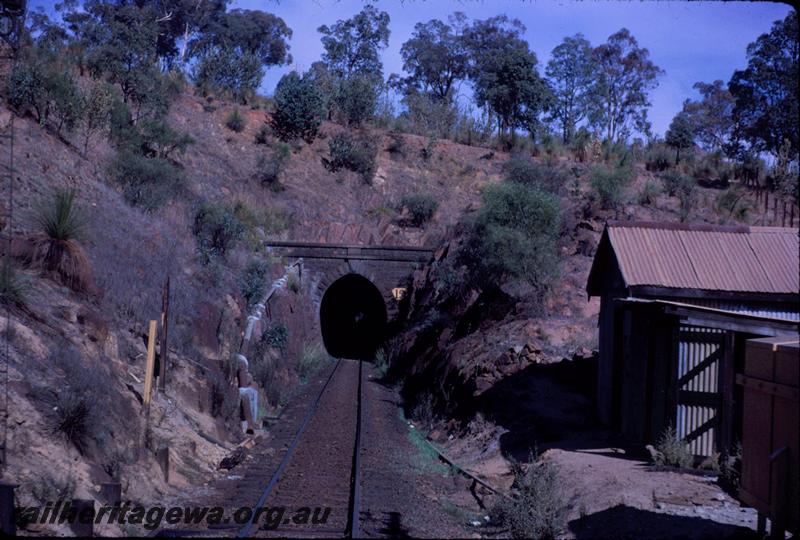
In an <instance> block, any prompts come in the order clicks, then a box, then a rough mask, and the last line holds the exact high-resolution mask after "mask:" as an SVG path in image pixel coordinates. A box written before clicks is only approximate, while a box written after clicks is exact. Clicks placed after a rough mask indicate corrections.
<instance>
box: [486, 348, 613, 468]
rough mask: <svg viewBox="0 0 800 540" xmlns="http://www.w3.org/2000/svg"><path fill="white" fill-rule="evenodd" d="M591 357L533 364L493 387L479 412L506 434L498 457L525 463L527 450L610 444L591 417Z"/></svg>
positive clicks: (593, 374) (594, 365)
mask: <svg viewBox="0 0 800 540" xmlns="http://www.w3.org/2000/svg"><path fill="white" fill-rule="evenodd" d="M596 371H597V361H596V358H594V357H593V358H576V359H574V360H563V361H561V362H557V363H554V364H533V365H530V366H528V367H526V368H525V369H522V370H520V371H518V372H516V373H514V374H512V375H509V376H508V377H506V378H504V379H502V380H501V381H499V382H498V383H496V384H495V385H494V386H493V387H492V388H490V389H489V390H487V391H486V392H484V393H483V394H482V395H481V397H480V403H479V405H478V410H479V412H481V413H482V414H483V415H484V417H485V418H487V419H488V420H491V421H492V422H494V423H496V424H498V425H500V426H502V427H503V428H505V429H507V430H508V432H507V433H504V434H503V435H502V436H501V437H500V446H501V450H502V452H503V453H504V454H505V455H507V456H512V457H514V458H515V459H517V460H520V461H527V460H528V455H529V454H530V452H531V451H534V450H538V451H543V450H544V449H546V448H564V449H575V448H577V447H580V446H581V445H584V444H585V443H586V442H587V441H588V440H593V441H596V440H598V439H599V440H600V441H602V442H603V443H604V445H609V444H612V441H611V435H610V434H609V432H608V431H607V430H604V429H602V427H601V426H600V425H599V424H598V422H597V420H596V418H595V412H594V410H595V407H594V401H595V388H594V386H595V378H596Z"/></svg>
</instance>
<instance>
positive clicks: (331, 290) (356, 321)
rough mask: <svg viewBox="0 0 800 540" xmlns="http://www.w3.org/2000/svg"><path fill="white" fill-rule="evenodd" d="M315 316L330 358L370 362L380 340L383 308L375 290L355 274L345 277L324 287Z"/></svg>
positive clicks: (382, 334)
mask: <svg viewBox="0 0 800 540" xmlns="http://www.w3.org/2000/svg"><path fill="white" fill-rule="evenodd" d="M319 316H320V325H321V327H322V340H323V342H324V343H325V348H326V349H327V350H328V354H330V355H331V356H334V357H337V358H354V359H358V360H372V358H373V356H374V355H375V351H376V349H377V348H378V346H379V345H380V344H381V342H382V341H383V339H384V335H385V332H386V304H385V303H384V301H383V297H382V296H381V293H380V291H379V290H378V288H377V287H375V285H373V284H372V282H371V281H369V280H368V279H367V278H365V277H363V276H360V275H358V274H347V275H346V276H343V277H341V278H339V279H337V280H336V281H334V282H333V283H332V284H331V286H330V287H328V290H326V291H325V295H324V296H323V297H322V305H321V306H320V313H319Z"/></svg>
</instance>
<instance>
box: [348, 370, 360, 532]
mask: <svg viewBox="0 0 800 540" xmlns="http://www.w3.org/2000/svg"><path fill="white" fill-rule="evenodd" d="M363 372H364V362H363V361H360V362H359V363H358V409H357V412H356V443H355V448H354V449H353V472H352V474H351V480H350V521H349V524H348V525H349V526H348V534H347V536H349V537H350V538H361V527H360V520H359V515H360V513H361V418H362V415H363V407H364V393H363V382H364V376H363Z"/></svg>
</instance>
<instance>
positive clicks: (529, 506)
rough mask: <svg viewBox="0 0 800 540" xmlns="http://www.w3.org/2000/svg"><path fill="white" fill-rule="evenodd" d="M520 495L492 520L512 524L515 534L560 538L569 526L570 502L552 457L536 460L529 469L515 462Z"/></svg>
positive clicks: (496, 509) (502, 506) (499, 509)
mask: <svg viewBox="0 0 800 540" xmlns="http://www.w3.org/2000/svg"><path fill="white" fill-rule="evenodd" d="M513 472H514V487H515V488H516V489H517V496H516V497H515V498H514V499H510V500H504V501H503V502H501V503H500V504H498V505H497V506H495V507H494V508H493V509H492V511H491V514H492V520H493V521H495V522H497V523H501V524H502V525H503V526H505V527H508V530H509V532H510V533H511V536H512V537H513V538H536V539H545V538H547V539H549V538H556V537H558V535H559V534H560V533H561V532H562V531H563V530H564V527H565V526H566V517H567V506H566V504H565V501H564V497H563V494H562V493H561V491H560V488H559V482H558V471H557V470H556V467H555V465H553V464H552V463H550V462H549V461H542V462H538V463H537V462H534V463H531V465H530V466H529V467H528V469H527V471H526V470H525V469H523V468H522V466H521V465H520V464H518V463H515V464H513Z"/></svg>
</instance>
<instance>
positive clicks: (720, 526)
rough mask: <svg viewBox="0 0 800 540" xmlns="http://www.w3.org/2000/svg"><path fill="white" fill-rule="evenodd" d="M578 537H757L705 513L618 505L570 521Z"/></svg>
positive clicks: (752, 539)
mask: <svg viewBox="0 0 800 540" xmlns="http://www.w3.org/2000/svg"><path fill="white" fill-rule="evenodd" d="M569 528H570V531H572V533H573V534H574V535H575V538H576V539H589V538H619V539H629V538H630V539H632V540H633V539H636V540H639V539H642V538H646V539H648V540H662V539H663V540H667V539H673V538H685V539H687V540H706V539H708V540H712V539H714V540H716V539H730V540H733V539H742V540H755V539H756V538H758V536H757V535H756V533H755V532H754V531H752V530H750V529H747V528H745V527H739V526H736V525H729V524H725V523H718V522H716V521H711V520H710V519H704V518H702V517H689V516H674V515H669V514H660V513H657V512H650V511H647V510H639V509H637V508H632V507H630V506H624V505H618V506H614V507H612V508H608V509H607V510H603V511H601V512H597V513H594V514H591V515H588V516H584V517H582V518H580V519H576V520H573V521H571V522H570V523H569Z"/></svg>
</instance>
